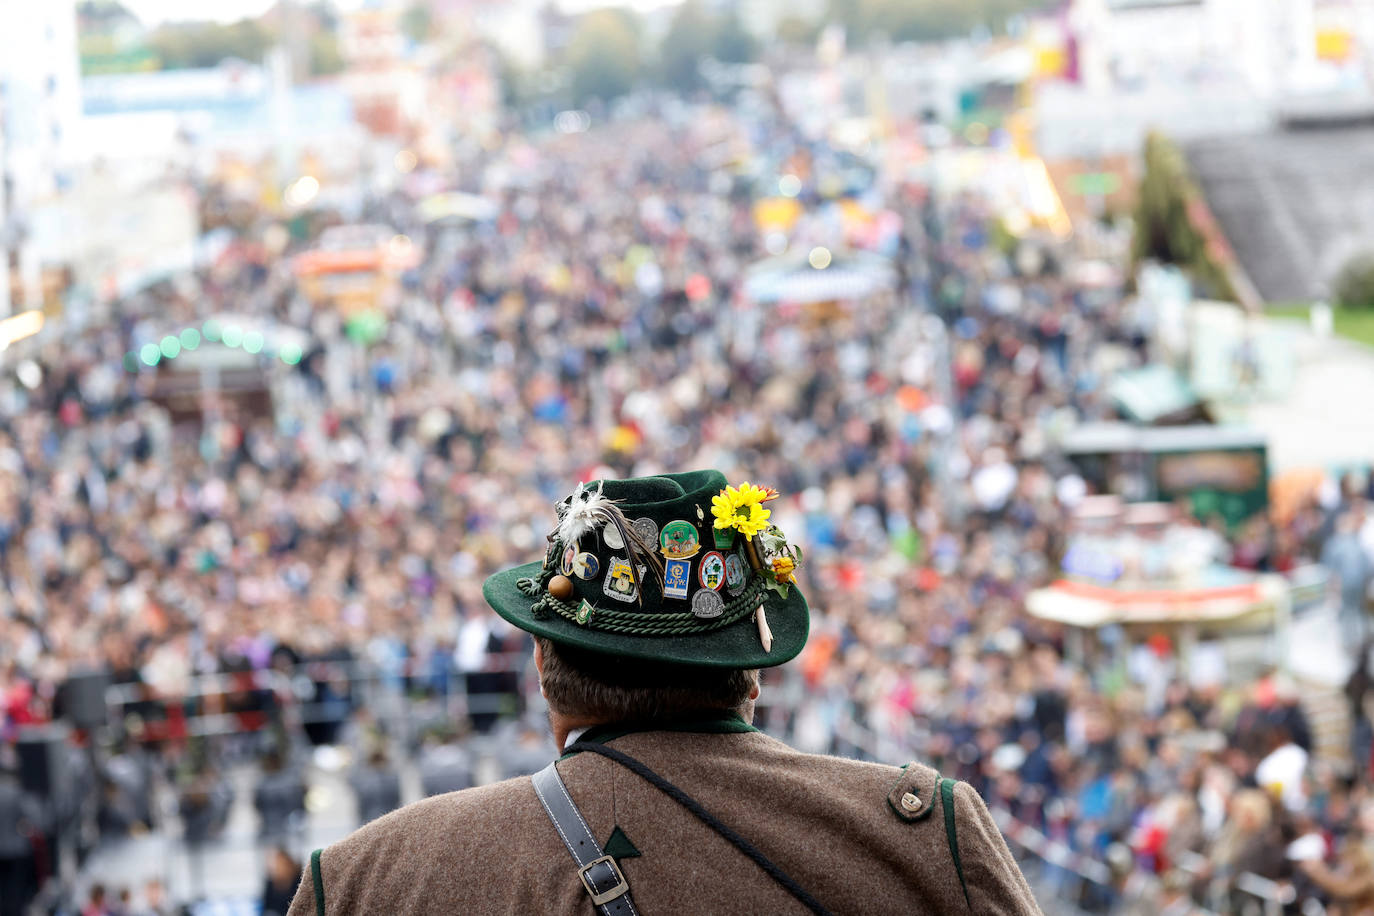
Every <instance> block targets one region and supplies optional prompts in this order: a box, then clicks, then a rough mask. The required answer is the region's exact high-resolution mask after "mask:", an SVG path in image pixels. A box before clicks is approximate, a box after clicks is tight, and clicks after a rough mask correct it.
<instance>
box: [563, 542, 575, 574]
mask: <svg viewBox="0 0 1374 916" xmlns="http://www.w3.org/2000/svg"><path fill="white" fill-rule="evenodd" d="M575 559H577V548H576V547H572V546H570V547H568V549H567V550H564V551H563V565H562V566H561V567H559V572H561V573H563V575H565V576H571V575H572V574H573V560H575Z"/></svg>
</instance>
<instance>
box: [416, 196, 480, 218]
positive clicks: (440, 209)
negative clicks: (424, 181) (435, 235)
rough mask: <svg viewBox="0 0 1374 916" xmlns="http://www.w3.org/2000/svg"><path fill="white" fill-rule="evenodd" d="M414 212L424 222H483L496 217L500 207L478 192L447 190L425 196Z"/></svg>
mask: <svg viewBox="0 0 1374 916" xmlns="http://www.w3.org/2000/svg"><path fill="white" fill-rule="evenodd" d="M415 212H416V213H417V214H418V215H419V217H420V219H422V220H424V221H425V222H426V223H438V222H453V223H485V222H490V221H492V220H494V219H496V217H497V216H498V215H499V213H500V208H499V207H498V206H497V205H496V204H495V203H494V202H493V201H491V200H489V199H487V198H485V197H483V196H481V195H480V194H465V193H463V192H461V191H449V192H445V193H442V194H433V195H431V196H429V197H426V198H425V199H424V200H422V201H420V203H419V204H418V205H417V206H416V208H415Z"/></svg>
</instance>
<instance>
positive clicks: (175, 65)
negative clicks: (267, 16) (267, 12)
mask: <svg viewBox="0 0 1374 916" xmlns="http://www.w3.org/2000/svg"><path fill="white" fill-rule="evenodd" d="M275 41H276V37H275V36H274V35H273V34H272V33H271V32H270V31H269V30H268V29H267V28H266V26H264V25H263V24H262V23H260V22H257V21H255V20H252V19H241V20H239V21H238V22H234V23H230V24H228V25H220V24H219V23H213V22H185V23H172V24H169V25H164V26H162V27H160V28H158V29H157V30H156V31H154V32H153V33H152V34H151V35H150V36H149V37H148V46H149V47H150V48H151V49H152V50H153V52H154V53H156V54H157V56H158V57H159V58H160V59H161V60H162V66H163V67H164V68H165V69H168V70H180V69H184V68H188V67H214V66H216V65H217V64H219V63H220V62H221V61H223V60H224V59H225V58H229V57H236V58H239V59H241V60H246V61H251V62H253V63H257V62H259V61H261V60H262V58H263V55H264V54H266V53H267V49H268V48H270V47H271V46H272V45H273V44H274V43H275Z"/></svg>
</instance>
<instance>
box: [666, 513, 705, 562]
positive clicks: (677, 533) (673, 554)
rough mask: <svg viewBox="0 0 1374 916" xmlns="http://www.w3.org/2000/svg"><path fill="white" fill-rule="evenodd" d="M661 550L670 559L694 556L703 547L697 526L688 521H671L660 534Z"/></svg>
mask: <svg viewBox="0 0 1374 916" xmlns="http://www.w3.org/2000/svg"><path fill="white" fill-rule="evenodd" d="M658 545H659V552H660V553H662V554H663V555H664V556H665V557H667V558H668V559H670V560H681V559H685V558H686V557H694V556H696V555H697V551H698V550H700V549H701V537H700V536H699V535H698V534H697V526H696V525H693V524H692V523H691V522H687V521H681V520H679V521H676V522H669V523H668V524H666V525H664V526H663V533H662V534H660V535H659V536H658Z"/></svg>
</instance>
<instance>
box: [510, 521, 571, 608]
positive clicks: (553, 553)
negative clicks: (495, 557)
mask: <svg viewBox="0 0 1374 916" xmlns="http://www.w3.org/2000/svg"><path fill="white" fill-rule="evenodd" d="M562 548H563V544H562V542H560V541H557V540H551V541H549V549H548V550H547V551H545V553H544V565H542V566H541V567H539V574H538V575H536V576H534V577H532V578H521V579H516V580H515V587H516V588H518V589H520V592H521V593H522V594H524V595H525V596H527V597H529V598H533V597H535V596H536V595H538V594H539V593H540V592H542V591H544V589H546V588H548V587H549V580H551V579H552V578H553V574H554V569H555V564H556V563H557V562H558V555H559V554H560V553H561V552H562ZM530 611H531V612H532V613H533V614H534V616H535V617H538V618H542V617H547V616H548V611H547V610H546V609H545V608H544V607H543V605H542V604H541V603H540V602H538V601H536V602H535V603H534V607H532V608H530Z"/></svg>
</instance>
